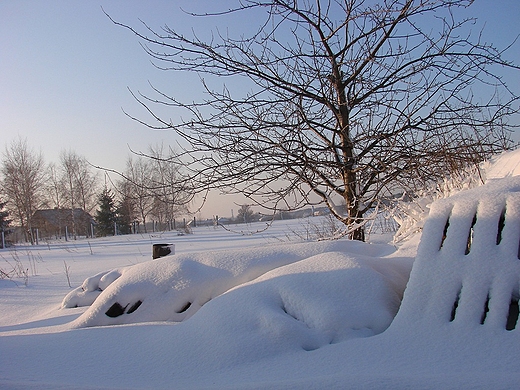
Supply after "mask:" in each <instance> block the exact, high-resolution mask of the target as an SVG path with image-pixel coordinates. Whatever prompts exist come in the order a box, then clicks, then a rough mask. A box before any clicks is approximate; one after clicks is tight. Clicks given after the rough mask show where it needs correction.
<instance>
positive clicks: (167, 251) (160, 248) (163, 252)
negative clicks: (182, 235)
mask: <svg viewBox="0 0 520 390" xmlns="http://www.w3.org/2000/svg"><path fill="white" fill-rule="evenodd" d="M174 254H175V244H153V246H152V259H158V258H159V257H164V256H168V255H174Z"/></svg>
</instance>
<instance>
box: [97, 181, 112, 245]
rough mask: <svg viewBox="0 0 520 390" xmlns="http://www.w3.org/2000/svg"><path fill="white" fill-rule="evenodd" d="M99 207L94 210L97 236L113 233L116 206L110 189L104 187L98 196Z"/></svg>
mask: <svg viewBox="0 0 520 390" xmlns="http://www.w3.org/2000/svg"><path fill="white" fill-rule="evenodd" d="M98 205H99V209H98V210H97V212H96V222H97V229H96V232H97V234H96V235H97V236H103V237H105V236H107V235H113V234H114V223H115V222H116V207H115V202H114V195H113V194H112V191H111V190H110V189H108V188H107V187H105V188H104V189H103V192H101V194H100V195H99V198H98Z"/></svg>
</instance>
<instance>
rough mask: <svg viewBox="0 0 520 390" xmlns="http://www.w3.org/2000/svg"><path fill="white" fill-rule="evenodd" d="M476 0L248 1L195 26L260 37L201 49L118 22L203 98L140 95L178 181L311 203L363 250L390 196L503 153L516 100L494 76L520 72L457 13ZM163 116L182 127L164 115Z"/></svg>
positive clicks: (183, 35) (259, 198)
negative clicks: (370, 215)
mask: <svg viewBox="0 0 520 390" xmlns="http://www.w3.org/2000/svg"><path fill="white" fill-rule="evenodd" d="M471 3H472V1H470V0H420V1H419V0H379V1H361V0H344V1H340V0H328V1H327V0H323V1H321V0H317V1H311V0H242V1H239V2H238V3H237V7H236V8H234V9H225V10H223V11H222V12H220V13H218V12H217V13H214V14H211V15H210V14H205V15H195V14H191V16H193V17H200V16H204V17H208V18H210V17H215V18H217V19H218V18H220V17H226V16H230V15H231V16H232V15H233V14H236V13H241V15H240V16H241V17H242V18H244V19H247V20H253V21H255V22H253V23H258V28H257V29H255V30H254V31H253V32H252V33H251V34H248V33H247V31H246V32H242V31H240V32H238V33H237V34H236V35H235V36H233V35H232V33H233V31H232V26H229V27H228V28H226V30H225V31H220V30H215V31H214V32H213V34H211V36H210V37H209V38H207V39H204V38H201V35H197V34H196V32H192V31H178V30H176V29H175V28H174V27H171V26H167V25H166V26H164V27H162V28H160V29H152V28H150V27H149V26H147V25H145V24H144V28H142V29H141V28H138V27H131V26H128V25H123V24H120V23H117V22H115V23H116V24H120V25H122V26H123V27H125V28H128V29H130V30H131V31H132V32H133V33H135V34H136V35H137V36H138V37H139V38H140V39H141V40H142V42H143V47H144V49H145V50H146V51H147V53H148V54H149V55H150V56H151V57H152V59H153V61H154V63H155V65H156V66H157V67H158V68H160V69H165V70H168V71H177V72H194V73H196V74H198V75H199V76H200V80H201V88H202V91H203V92H204V93H205V95H204V98H203V99H201V100H200V101H196V102H189V101H187V102H185V101H183V100H182V96H181V93H177V94H174V93H172V92H168V91H164V90H162V89H160V88H157V87H154V86H152V92H151V93H149V94H142V93H134V96H135V98H136V99H137V100H138V102H139V103H140V104H142V106H143V107H144V108H145V109H146V110H147V112H148V113H149V114H151V119H146V120H145V119H140V118H136V117H135V116H134V119H136V120H138V121H139V122H141V123H144V124H146V125H148V126H150V127H152V128H160V129H171V130H173V131H174V132H175V133H176V135H177V136H178V137H180V140H181V142H180V145H184V148H183V149H179V151H180V153H179V154H178V157H182V158H183V159H184V161H185V164H186V170H185V171H184V172H183V176H182V177H179V182H182V181H189V182H190V183H192V185H193V188H194V189H196V191H199V192H205V191H208V190H209V189H219V190H221V191H223V192H233V193H241V194H243V195H245V196H246V197H247V198H249V199H251V200H252V201H253V202H256V203H257V204H261V205H262V206H264V207H272V208H273V209H279V208H281V207H286V208H293V209H294V208H298V207H301V206H304V205H306V204H308V203H309V202H311V200H312V197H313V196H318V197H319V199H321V200H322V201H323V202H324V203H326V204H327V205H328V207H329V208H330V210H331V212H332V213H333V215H334V216H335V217H336V218H338V219H339V220H340V221H341V222H343V223H344V224H345V225H347V226H348V227H349V229H350V230H349V232H350V233H351V234H350V236H351V238H354V239H360V240H363V239H364V232H363V229H362V227H361V226H362V224H363V219H364V216H365V214H366V213H367V211H369V210H370V209H372V208H373V207H374V206H375V205H376V204H377V202H379V201H380V200H381V199H383V198H384V197H385V196H391V195H392V193H394V192H395V191H397V190H403V189H408V190H411V191H413V190H414V189H415V188H417V186H422V185H424V184H425V182H427V181H429V180H436V179H438V178H440V177H443V176H445V175H449V174H450V172H454V171H456V170H458V169H460V168H461V167H463V166H465V165H467V164H477V163H478V162H480V161H482V160H483V159H484V158H486V157H488V156H489V155H490V154H492V153H495V152H497V151H500V150H503V149H504V148H506V147H508V146H509V145H510V142H509V130H511V129H512V128H513V127H514V126H512V125H511V124H510V123H513V122H509V123H508V118H509V117H510V115H512V114H515V113H518V95H517V94H516V93H514V92H513V91H512V90H511V89H509V88H508V86H507V85H506V83H505V82H504V80H503V79H502V78H500V77H499V76H497V75H496V74H495V73H494V71H495V70H496V69H497V67H508V68H511V69H518V67H517V66H516V65H514V64H512V63H510V62H508V61H506V60H505V59H504V53H505V49H507V48H495V47H494V46H493V45H492V44H490V43H488V42H485V41H483V39H482V35H481V34H479V31H476V32H475V31H472V28H474V23H473V22H474V21H473V20H471V19H460V18H458V17H457V16H456V13H457V11H458V9H459V8H461V7H466V6H471ZM188 16H189V15H188V14H187V17H188ZM208 22H209V21H208ZM222 80H226V81H227V82H228V85H227V86H226V85H223V84H222V82H223V81H222ZM234 80H237V81H238V82H240V83H241V85H242V88H238V87H237V86H236V84H233V81H234ZM165 106H166V107H171V108H172V113H173V112H175V115H177V114H178V117H179V119H178V120H177V119H175V120H172V119H170V117H165V116H164V111H161V110H162V109H163V108H164V107H165ZM174 118H177V116H175V117H174ZM338 199H343V200H344V203H345V204H346V212H343V211H341V210H339V209H338V208H337V207H335V204H336V203H337V200H338Z"/></svg>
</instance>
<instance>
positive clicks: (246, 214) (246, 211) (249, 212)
mask: <svg viewBox="0 0 520 390" xmlns="http://www.w3.org/2000/svg"><path fill="white" fill-rule="evenodd" d="M252 219H253V209H252V208H251V206H250V205H248V204H243V205H241V206H240V208H239V209H238V213H237V222H243V223H248V222H251V220H252Z"/></svg>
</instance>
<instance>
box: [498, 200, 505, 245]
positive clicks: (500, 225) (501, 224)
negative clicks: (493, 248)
mask: <svg viewBox="0 0 520 390" xmlns="http://www.w3.org/2000/svg"><path fill="white" fill-rule="evenodd" d="M505 224H506V209H505V208H504V210H502V214H500V219H499V220H498V232H497V245H498V244H500V242H501V241H502V230H504V226H505Z"/></svg>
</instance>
